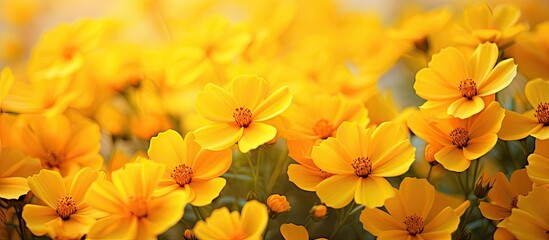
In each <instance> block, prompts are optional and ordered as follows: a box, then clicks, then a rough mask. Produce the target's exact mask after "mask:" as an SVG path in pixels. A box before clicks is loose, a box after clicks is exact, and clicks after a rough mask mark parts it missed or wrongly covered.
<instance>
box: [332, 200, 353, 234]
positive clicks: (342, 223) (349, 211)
mask: <svg viewBox="0 0 549 240" xmlns="http://www.w3.org/2000/svg"><path fill="white" fill-rule="evenodd" d="M354 207H355V202H354V201H352V202H351V205H350V206H349V209H348V210H347V213H345V215H343V216H341V215H339V221H338V223H337V226H336V228H335V230H334V232H333V233H332V235H331V236H330V237H329V238H328V239H334V238H335V237H336V236H337V234H338V233H339V230H341V227H342V226H343V225H344V224H345V222H346V221H347V218H348V217H349V216H350V215H351V212H353V213H354V212H355V211H353V208H354ZM341 212H343V211H341ZM341 212H339V214H341Z"/></svg>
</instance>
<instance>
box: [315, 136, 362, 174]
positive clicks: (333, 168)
mask: <svg viewBox="0 0 549 240" xmlns="http://www.w3.org/2000/svg"><path fill="white" fill-rule="evenodd" d="M311 157H312V158H313V161H314V163H315V164H316V165H317V166H318V167H319V168H320V169H322V170H324V171H326V172H330V173H336V174H352V175H354V174H355V171H354V169H353V167H352V165H351V163H352V159H353V156H351V155H349V152H348V151H347V150H346V149H345V147H344V146H343V145H342V144H341V143H340V142H339V141H338V140H337V139H335V138H328V139H327V140H324V141H323V142H322V143H321V144H320V145H319V146H314V147H313V152H312V153H311ZM357 157H358V156H357Z"/></svg>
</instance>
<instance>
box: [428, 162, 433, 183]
mask: <svg viewBox="0 0 549 240" xmlns="http://www.w3.org/2000/svg"><path fill="white" fill-rule="evenodd" d="M432 171H433V165H431V164H429V172H428V173H427V182H430V181H429V179H430V178H431V172H432Z"/></svg>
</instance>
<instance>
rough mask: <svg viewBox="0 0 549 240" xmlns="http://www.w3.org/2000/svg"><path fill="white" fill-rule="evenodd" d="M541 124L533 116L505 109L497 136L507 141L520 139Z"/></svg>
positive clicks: (537, 128)
mask: <svg viewBox="0 0 549 240" xmlns="http://www.w3.org/2000/svg"><path fill="white" fill-rule="evenodd" d="M542 126H543V125H541V124H539V123H538V120H537V119H536V118H534V117H533V116H525V115H522V114H518V113H516V112H513V111H509V110H505V117H504V118H503V122H502V123H501V129H500V130H499V132H498V137H499V138H501V139H503V140H506V141H509V140H516V139H522V138H525V137H527V136H528V135H530V134H531V133H532V132H534V131H538V130H539V129H541V128H542Z"/></svg>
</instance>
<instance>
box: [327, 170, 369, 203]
mask: <svg viewBox="0 0 549 240" xmlns="http://www.w3.org/2000/svg"><path fill="white" fill-rule="evenodd" d="M359 181H360V178H359V177H357V176H356V175H354V174H353V175H335V176H331V177H329V178H326V179H324V181H322V182H321V183H319V184H318V185H317V186H316V194H317V195H318V197H319V198H320V201H322V202H324V203H326V205H328V206H330V207H333V208H342V207H344V206H345V205H347V204H349V203H350V202H351V201H352V200H353V197H354V196H355V192H356V188H357V185H358V184H359ZM372 193H373V192H372ZM375 194H377V193H375ZM371 195H372V194H371Z"/></svg>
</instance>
